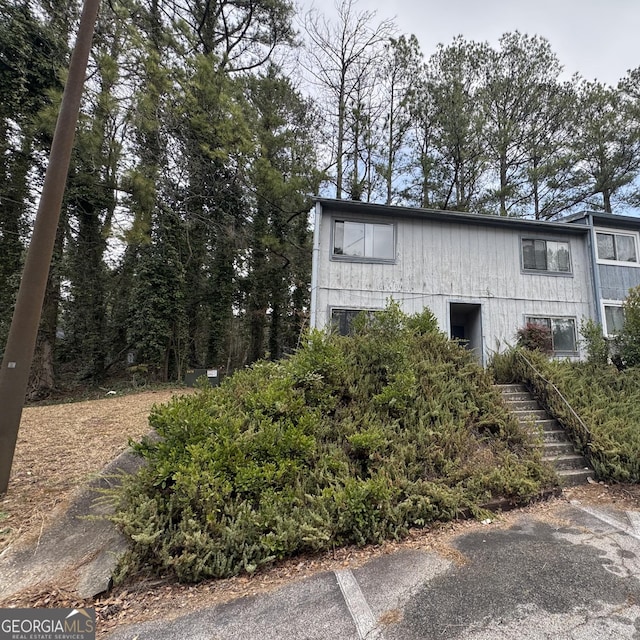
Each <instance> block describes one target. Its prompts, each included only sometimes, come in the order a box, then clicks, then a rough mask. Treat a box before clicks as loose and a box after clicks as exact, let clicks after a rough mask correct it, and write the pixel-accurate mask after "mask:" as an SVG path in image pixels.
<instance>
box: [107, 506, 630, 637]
mask: <svg viewBox="0 0 640 640" xmlns="http://www.w3.org/2000/svg"><path fill="white" fill-rule="evenodd" d="M510 521H511V522H512V524H510V525H509V526H504V525H497V524H487V525H486V526H483V527H475V528H473V530H472V531H470V532H467V533H464V534H461V535H459V536H458V537H456V538H455V539H454V540H453V542H452V546H453V547H455V549H456V550H457V552H458V553H457V554H456V555H458V557H459V559H461V561H459V562H453V561H452V560H451V559H449V558H447V557H443V556H441V555H438V553H436V552H429V551H422V550H405V551H398V552H396V553H393V554H388V555H384V556H380V557H377V558H375V559H373V560H371V561H369V562H368V563H367V564H365V565H363V566H361V567H358V568H353V569H350V568H344V569H341V570H339V571H333V572H325V573H320V574H318V575H315V576H313V577H311V578H307V579H304V580H300V581H297V582H292V583H289V584H288V585H287V586H285V587H283V588H280V589H279V590H277V591H273V592H270V593H267V594H262V595H257V596H252V597H243V598H238V599H236V600H233V601H231V602H228V603H226V604H223V605H217V606H213V607H210V608H207V609H203V610H200V611H197V612H194V613H190V614H189V615H185V616H183V617H178V618H174V619H172V620H170V621H168V620H155V621H153V622H147V623H142V624H133V625H129V626H122V627H120V628H118V629H117V630H116V631H114V632H112V633H110V634H108V635H106V636H103V637H104V638H108V640H236V639H237V640H250V639H254V638H255V639H256V640H280V639H282V640H315V639H317V640H333V639H335V640H365V639H367V640H439V639H447V640H449V639H451V640H455V639H460V640H503V639H505V640H506V639H514V640H542V639H545V640H564V639H567V640H600V639H602V640H605V639H606V640H618V639H625V638H628V639H630V640H640V513H638V512H636V511H625V510H621V509H614V508H612V507H605V506H599V507H597V508H596V507H591V506H587V505H582V504H569V503H565V504H564V505H563V504H559V505H558V506H557V507H555V508H554V512H553V517H549V514H548V513H545V514H544V517H543V516H542V515H536V512H535V511H532V512H531V513H523V514H521V515H520V516H519V517H516V518H515V519H512V520H510Z"/></svg>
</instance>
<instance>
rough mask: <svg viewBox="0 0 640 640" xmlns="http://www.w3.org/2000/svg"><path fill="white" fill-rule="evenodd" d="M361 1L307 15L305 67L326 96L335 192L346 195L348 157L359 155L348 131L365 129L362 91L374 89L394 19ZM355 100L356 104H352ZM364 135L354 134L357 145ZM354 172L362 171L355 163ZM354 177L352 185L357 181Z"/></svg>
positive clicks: (393, 29)
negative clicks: (362, 6)
mask: <svg viewBox="0 0 640 640" xmlns="http://www.w3.org/2000/svg"><path fill="white" fill-rule="evenodd" d="M356 2H357V0H342V2H341V3H340V4H338V5H336V10H337V17H336V18H335V20H329V19H328V18H327V17H326V16H324V15H323V14H321V13H320V12H319V11H318V10H317V9H312V10H311V11H309V12H308V13H307V15H306V17H305V20H304V28H305V32H306V35H307V48H306V53H307V55H306V60H305V61H304V63H303V64H304V67H305V69H306V70H307V72H308V73H309V74H310V75H311V78H312V81H313V83H314V84H315V85H316V86H317V87H318V89H319V90H320V91H321V92H324V93H325V95H326V96H327V100H326V101H324V104H325V118H326V122H327V125H328V127H329V131H330V135H331V136H335V147H334V148H332V156H333V157H332V159H331V164H332V165H334V166H335V184H336V197H337V198H342V195H343V190H344V184H345V165H346V163H347V162H348V160H347V158H348V157H349V156H350V157H351V158H353V160H352V162H357V160H356V159H355V158H356V156H357V155H358V154H357V153H354V150H353V148H351V150H349V148H348V145H347V140H348V137H349V132H351V134H352V135H353V134H354V132H355V133H356V134H357V136H359V135H360V133H361V132H362V127H361V123H362V111H361V108H360V107H361V105H362V101H361V100H359V98H360V96H362V95H363V94H365V93H367V92H373V91H374V90H375V77H376V74H375V72H376V66H377V64H378V63H379V62H380V61H381V59H382V56H383V54H384V48H385V45H386V44H387V43H388V42H389V41H390V39H391V37H392V36H393V34H394V31H395V26H394V23H393V21H392V20H382V21H379V22H377V21H376V15H377V14H376V12H375V11H361V12H358V11H356V8H355V4H356ZM354 105H355V108H353V106H354ZM360 142H361V141H360V139H359V138H358V139H353V143H354V144H355V147H356V148H357V147H358V145H359V144H360ZM354 173H355V175H356V176H357V175H358V170H357V168H355V172H354ZM353 182H354V181H353V180H352V184H353Z"/></svg>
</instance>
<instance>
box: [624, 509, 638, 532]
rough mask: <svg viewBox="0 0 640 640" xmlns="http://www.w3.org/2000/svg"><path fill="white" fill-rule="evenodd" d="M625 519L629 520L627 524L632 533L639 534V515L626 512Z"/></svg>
mask: <svg viewBox="0 0 640 640" xmlns="http://www.w3.org/2000/svg"><path fill="white" fill-rule="evenodd" d="M627 518H629V522H630V523H631V526H632V527H633V529H634V531H635V532H636V533H638V534H640V513H638V512H637V511H627Z"/></svg>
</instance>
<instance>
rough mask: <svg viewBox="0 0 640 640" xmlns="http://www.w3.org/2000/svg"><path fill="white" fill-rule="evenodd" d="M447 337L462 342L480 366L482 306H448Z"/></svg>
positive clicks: (458, 304)
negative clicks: (473, 354) (472, 353)
mask: <svg viewBox="0 0 640 640" xmlns="http://www.w3.org/2000/svg"><path fill="white" fill-rule="evenodd" d="M449 330H450V331H449V335H450V336H451V338H456V339H458V340H461V341H463V343H464V346H465V347H466V348H467V349H470V350H471V351H473V352H474V353H475V355H476V358H477V359H478V362H480V364H482V360H483V357H482V305H479V304H469V303H466V302H451V303H450V305H449Z"/></svg>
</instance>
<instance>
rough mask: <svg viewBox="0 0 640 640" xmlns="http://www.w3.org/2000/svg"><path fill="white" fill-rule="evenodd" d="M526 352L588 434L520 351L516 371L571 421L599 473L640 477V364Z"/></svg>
mask: <svg viewBox="0 0 640 640" xmlns="http://www.w3.org/2000/svg"><path fill="white" fill-rule="evenodd" d="M525 355H526V357H527V359H528V360H530V361H531V362H532V364H534V366H535V368H536V369H538V371H540V373H542V375H543V376H544V377H545V378H546V379H547V380H549V381H550V382H552V383H553V384H554V385H555V386H556V387H557V389H558V390H559V391H560V393H561V394H562V395H563V396H564V397H565V398H566V400H567V401H568V403H569V404H570V405H571V407H572V408H573V410H574V411H575V412H576V413H577V414H578V416H579V417H580V419H581V420H582V422H584V424H585V426H586V427H587V429H588V431H589V434H590V436H585V434H584V433H583V431H582V428H581V426H580V425H579V424H578V423H577V421H576V419H575V416H574V415H573V414H572V413H571V411H570V410H569V409H568V408H567V407H566V405H565V404H563V403H562V402H559V401H558V399H557V397H556V395H555V394H554V393H553V392H552V390H550V389H549V388H548V385H546V384H545V383H543V382H541V380H540V379H539V378H538V377H537V376H535V375H532V372H531V370H530V369H529V368H528V367H527V366H524V365H523V364H522V362H521V361H519V359H518V358H516V357H511V361H512V365H513V372H514V376H513V377H514V378H516V379H518V380H521V381H523V382H525V383H526V384H527V385H528V386H529V387H530V388H532V389H534V391H535V392H536V395H537V396H538V397H539V398H540V399H541V400H542V401H543V402H544V403H545V404H546V406H547V408H548V409H549V410H550V412H551V413H552V414H553V415H554V416H555V417H556V418H558V420H559V421H560V422H561V423H562V424H564V425H565V426H566V427H567V429H568V430H569V431H570V432H571V433H572V435H573V437H574V439H575V441H576V442H577V444H578V445H579V446H581V447H582V449H583V452H584V453H585V454H586V455H587V456H588V458H589V460H590V462H591V464H592V466H593V468H594V471H595V472H596V475H597V477H598V478H599V479H601V480H607V481H615V482H640V368H639V367H633V368H630V369H626V370H624V371H618V370H617V369H616V367H614V366H610V365H594V364H589V363H586V362H569V361H550V360H549V359H548V358H547V357H546V356H544V355H543V354H540V353H535V352H525ZM513 356H515V352H514V353H513ZM503 368H504V367H503Z"/></svg>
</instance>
